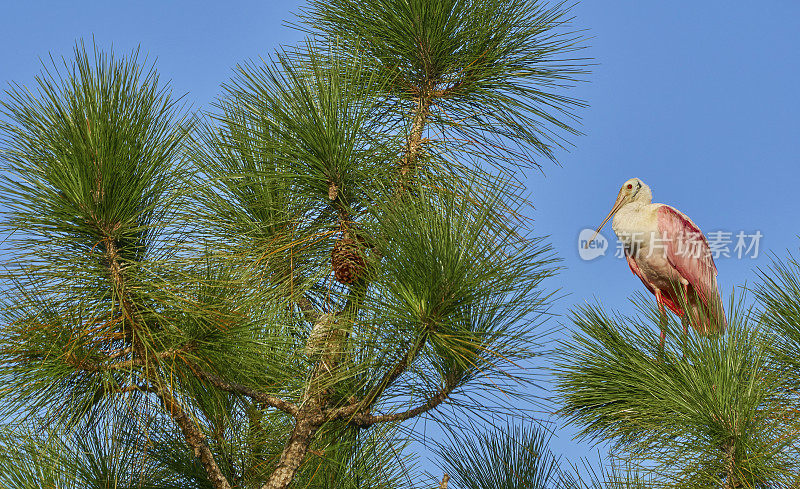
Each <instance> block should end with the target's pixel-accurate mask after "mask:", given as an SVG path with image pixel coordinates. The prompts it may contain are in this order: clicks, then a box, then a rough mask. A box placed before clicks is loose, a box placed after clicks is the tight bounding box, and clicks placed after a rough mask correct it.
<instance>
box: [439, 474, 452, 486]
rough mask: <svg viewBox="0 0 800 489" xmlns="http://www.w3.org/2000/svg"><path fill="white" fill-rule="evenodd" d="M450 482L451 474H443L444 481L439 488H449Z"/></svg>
mask: <svg viewBox="0 0 800 489" xmlns="http://www.w3.org/2000/svg"><path fill="white" fill-rule="evenodd" d="M448 482H450V475H449V474H444V475H443V476H442V482H440V483H439V489H447V483H448Z"/></svg>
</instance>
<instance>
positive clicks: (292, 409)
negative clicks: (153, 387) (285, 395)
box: [187, 361, 299, 417]
mask: <svg viewBox="0 0 800 489" xmlns="http://www.w3.org/2000/svg"><path fill="white" fill-rule="evenodd" d="M187 365H188V366H189V368H190V369H191V370H192V372H194V374H195V375H196V376H197V377H198V378H200V379H202V380H205V381H206V382H208V383H210V384H211V385H213V386H214V387H216V388H218V389H221V390H224V391H226V392H230V393H233V394H240V395H243V396H246V397H249V398H250V399H253V400H254V401H256V402H258V403H260V404H265V405H267V406H270V407H274V408H276V409H280V410H281V411H284V412H285V413H287V414H289V415H291V416H294V417H296V416H297V413H298V412H299V409H298V407H297V406H296V405H294V404H292V403H291V402H289V401H285V400H283V399H281V398H279V397H275V396H270V395H268V394H265V393H263V392H259V391H257V390H255V389H252V388H250V387H247V386H246V385H242V384H238V383H236V382H233V381H230V380H225V379H223V378H222V377H220V376H218V375H215V374H212V373H210V372H206V371H204V370H203V369H201V368H200V367H199V366H197V365H195V364H193V363H190V362H188V361H187Z"/></svg>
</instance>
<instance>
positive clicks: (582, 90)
mask: <svg viewBox="0 0 800 489" xmlns="http://www.w3.org/2000/svg"><path fill="white" fill-rule="evenodd" d="M300 5H302V2H297V1H294V0H286V1H281V2H269V1H266V2H265V1H260V2H255V1H234V2H208V1H194V2H188V1H164V0H162V1H137V2H133V1H127V2H124V1H117V2H100V1H92V2H89V1H76V2H56V1H49V2H45V1H25V2H11V1H7V2H5V3H4V5H3V9H2V15H0V83H3V84H5V83H6V82H8V81H16V82H21V83H29V82H30V81H31V80H32V77H33V75H35V74H36V73H37V72H38V71H39V69H40V64H39V57H46V56H47V55H48V53H53V54H55V55H58V56H60V55H63V54H67V55H68V54H69V53H70V50H71V48H72V46H73V45H74V42H75V40H76V39H78V38H81V37H83V38H86V39H91V38H92V36H94V37H95V39H96V40H97V42H98V43H99V44H100V45H101V46H104V47H108V46H110V45H111V44H112V43H113V45H114V48H115V50H116V51H117V52H119V53H125V52H128V51H129V50H131V49H132V48H134V47H136V46H137V45H141V47H142V50H143V51H144V52H146V53H149V54H150V55H151V56H153V57H155V58H157V68H158V70H159V72H160V73H161V75H162V77H163V78H164V79H171V80H172V85H173V87H174V90H175V92H176V93H179V94H180V93H188V95H187V100H188V101H189V102H190V103H191V104H192V105H193V106H194V107H195V108H208V107H209V104H210V102H211V101H212V100H213V98H214V97H215V95H216V94H217V93H218V87H219V84H220V83H221V82H223V81H225V80H226V79H227V78H228V77H229V75H230V74H231V68H232V67H233V66H234V65H235V64H236V63H237V62H241V61H244V60H247V59H250V58H253V57H257V56H259V55H267V54H269V53H270V52H272V51H273V50H274V49H275V48H277V47H278V45H279V44H281V43H283V44H292V43H295V42H297V41H299V40H300V39H301V36H300V34H299V33H298V32H296V31H294V30H292V29H290V28H288V27H286V26H285V22H286V21H291V20H292V19H293V16H292V14H291V12H293V11H296V10H297V8H298V6H300ZM574 14H575V26H576V27H578V28H585V29H587V30H588V31H587V36H589V37H590V40H589V42H588V43H589V44H590V48H589V49H587V51H586V53H585V54H586V55H588V56H591V57H593V58H594V59H595V61H596V63H597V66H595V67H594V68H593V72H592V73H591V74H590V75H589V76H588V77H587V79H588V80H589V82H588V83H585V84H582V85H580V86H579V87H577V88H576V89H575V90H573V91H572V94H573V95H575V96H578V97H580V98H583V99H585V100H587V101H588V102H589V103H590V105H591V106H590V107H589V108H588V109H586V110H583V111H582V112H581V115H582V116H583V120H582V126H581V129H582V131H583V132H584V133H585V135H584V136H582V137H578V138H573V142H574V144H575V147H574V148H573V149H572V150H571V151H570V152H563V153H561V154H559V155H558V157H559V161H560V164H561V166H555V165H553V164H546V165H545V166H544V175H543V174H540V173H537V172H530V173H529V174H528V175H527V178H526V181H527V184H528V188H529V190H530V197H531V200H532V201H533V202H534V204H535V207H536V208H535V210H534V211H533V213H532V214H533V218H534V219H535V227H536V232H537V234H547V235H550V236H551V239H550V241H551V243H552V244H553V246H554V247H555V249H556V250H557V252H558V254H559V255H560V256H561V257H562V258H563V259H564V262H563V266H564V268H565V269H564V271H563V272H562V273H561V274H560V276H559V277H558V278H557V279H556V280H555V281H553V283H552V284H551V285H553V286H556V285H557V286H560V287H561V289H562V292H563V293H564V294H567V296H566V297H565V298H563V299H561V300H560V301H559V303H558V304H557V305H556V308H555V310H554V311H555V312H557V313H565V312H566V311H567V310H568V309H569V307H570V305H572V304H574V303H578V302H582V301H584V300H590V301H593V300H598V301H602V303H603V304H605V305H607V306H608V307H611V308H615V309H618V310H621V311H632V306H631V305H630V304H629V302H628V298H629V297H630V296H631V295H632V294H633V293H634V292H636V291H640V290H643V287H642V285H641V283H640V282H639V281H638V279H636V277H634V276H633V275H632V274H631V272H630V271H629V270H628V267H627V265H626V264H625V262H624V260H622V259H618V258H614V257H613V251H614V250H613V247H614V240H613V239H612V240H611V242H610V243H611V244H610V246H611V247H612V249H611V251H610V252H609V253H608V254H607V255H606V256H604V257H601V258H598V259H596V260H594V261H591V262H585V261H582V260H581V259H580V258H579V256H578V245H577V237H578V233H579V231H580V230H581V229H583V228H585V227H592V228H593V227H595V226H596V225H597V224H599V223H600V221H601V220H602V218H603V217H604V216H605V214H606V213H607V212H608V210H609V208H610V206H611V204H612V202H613V200H614V198H615V196H616V193H617V191H618V189H619V186H620V185H621V184H622V182H624V181H625V180H627V179H628V178H630V177H634V176H636V177H640V178H641V179H642V180H644V181H645V182H646V183H647V184H649V185H650V187H651V188H652V191H653V195H654V200H655V201H656V202H664V203H668V204H671V205H673V206H675V207H677V208H678V209H680V210H681V211H683V212H685V213H686V214H688V215H689V216H690V217H691V218H692V219H693V220H694V221H695V222H696V223H697V224H698V225H699V226H700V228H701V229H702V230H703V231H704V232H706V233H707V234H708V233H710V232H713V231H723V232H730V233H733V234H734V235H735V234H736V233H738V232H739V231H744V232H746V233H748V234H752V233H755V232H756V231H759V232H760V233H761V234H762V235H763V238H761V241H760V243H759V244H760V247H759V248H760V249H759V257H758V258H757V259H750V258H744V259H736V258H722V257H721V258H719V259H718V260H717V268H718V270H719V284H720V287H721V288H722V289H723V295H724V296H725V297H727V296H728V295H729V293H730V290H731V289H733V288H734V287H737V288H738V287H741V286H742V285H744V284H745V283H746V282H748V283H750V282H752V281H753V280H754V278H755V274H754V269H755V267H757V266H763V265H765V264H767V263H768V260H769V257H768V254H769V253H770V252H774V253H777V254H778V255H780V256H783V255H785V253H786V250H795V249H797V245H798V238H797V236H798V234H800V233H798V222H797V216H798V214H799V213H800V212H798V211H800V203H798V199H797V194H798V190H797V188H796V187H797V183H798V181H800V158H799V157H798V155H799V154H800V95H799V94H798V87H800V53H799V52H798V51H799V50H800V20H798V19H800V2H797V1H796V0H765V1H763V2H743V1H735V0H727V1H722V0H707V1H703V2H697V1H693V0H679V1H674V2H655V1H641V0H608V1H602V2H601V1H597V0H594V1H590V0H585V1H584V2H583V3H582V4H579V5H577V6H576V7H575V8H574ZM604 234H605V236H606V237H608V238H612V237H613V236H612V232H611V230H610V226H607V227H606V229H605V231H604ZM731 247H732V245H731ZM564 322H565V320H564V319H563V318H556V319H555V320H554V321H552V322H551V323H550V327H552V328H556V329H558V328H559V325H560V324H562V323H564ZM654 341H655V338H654ZM570 432H571V431H570V430H569V429H565V430H564V431H563V432H562V433H561V434H560V435H559V437H558V439H557V440H556V441H555V443H554V446H555V448H556V450H557V451H562V452H564V453H565V454H567V455H570V456H573V457H574V456H578V455H585V454H588V453H589V451H588V449H586V448H585V446H580V445H577V444H574V443H572V442H570V441H569V434H570Z"/></svg>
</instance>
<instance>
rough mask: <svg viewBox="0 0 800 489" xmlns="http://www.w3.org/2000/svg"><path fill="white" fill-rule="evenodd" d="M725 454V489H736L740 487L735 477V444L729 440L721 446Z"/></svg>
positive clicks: (739, 482) (737, 478)
mask: <svg viewBox="0 0 800 489" xmlns="http://www.w3.org/2000/svg"><path fill="white" fill-rule="evenodd" d="M722 450H723V451H724V452H725V486H724V487H725V489H737V488H739V487H742V483H741V481H739V477H738V476H737V475H736V444H735V443H734V440H733V439H731V440H730V441H729V442H727V443H725V444H724V445H723V446H722Z"/></svg>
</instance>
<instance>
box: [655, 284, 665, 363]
mask: <svg viewBox="0 0 800 489" xmlns="http://www.w3.org/2000/svg"><path fill="white" fill-rule="evenodd" d="M655 294H656V302H657V303H658V312H659V313H660V314H661V334H660V335H659V337H660V338H661V341H660V342H659V349H661V350H662V351H663V350H664V339H665V338H666V336H667V333H666V329H667V311H665V310H664V303H663V302H661V291H660V290H658V289H655Z"/></svg>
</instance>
